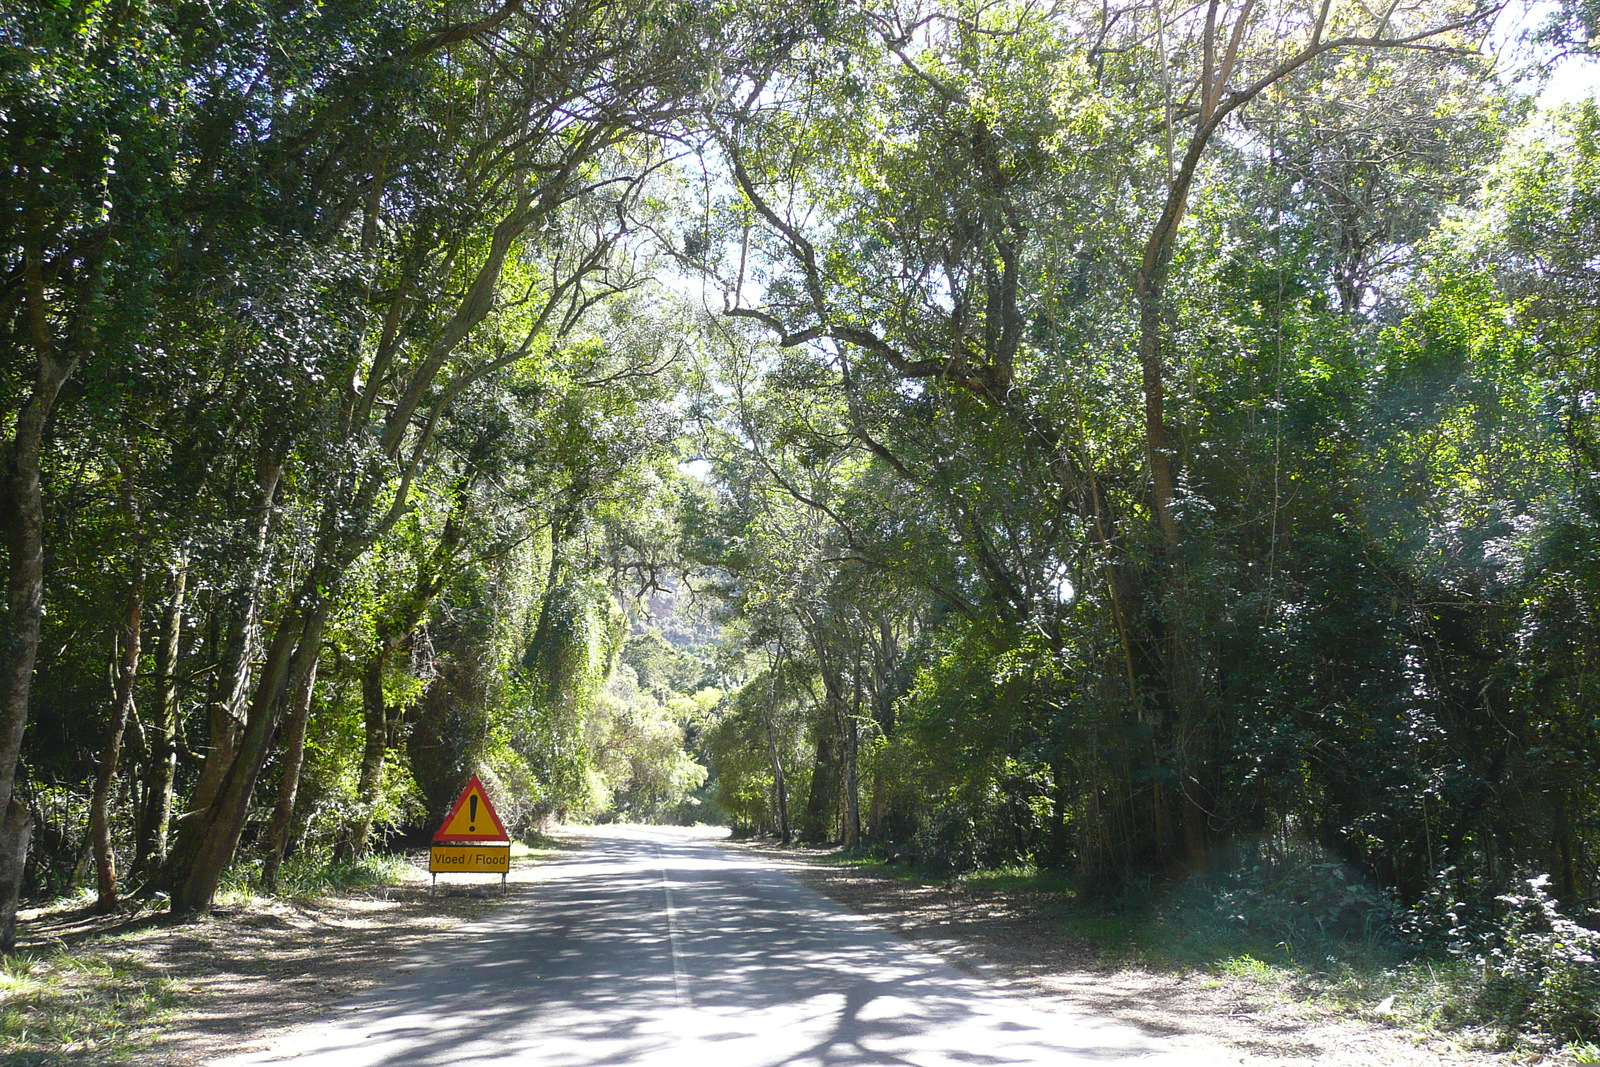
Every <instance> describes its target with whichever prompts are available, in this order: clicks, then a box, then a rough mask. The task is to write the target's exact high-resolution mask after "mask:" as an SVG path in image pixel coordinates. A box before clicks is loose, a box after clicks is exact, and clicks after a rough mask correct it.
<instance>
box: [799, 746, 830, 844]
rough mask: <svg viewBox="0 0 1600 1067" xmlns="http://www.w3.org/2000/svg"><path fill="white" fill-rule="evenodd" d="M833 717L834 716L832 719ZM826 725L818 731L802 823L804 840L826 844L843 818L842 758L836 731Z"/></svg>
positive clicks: (801, 830) (802, 837) (801, 831)
mask: <svg viewBox="0 0 1600 1067" xmlns="http://www.w3.org/2000/svg"><path fill="white" fill-rule="evenodd" d="M830 718H831V716H830ZM832 726H833V724H832V723H831V722H825V723H824V725H823V728H822V729H819V730H818V731H817V755H816V764H815V766H814V767H813V768H812V771H811V791H810V794H809V795H808V796H807V797H806V811H805V817H804V819H803V820H802V821H801V823H800V839H801V840H802V841H813V842H825V841H828V840H830V839H831V838H832V837H833V827H834V820H835V819H837V818H838V815H839V757H838V754H837V753H836V752H835V751H834V748H835V746H834V741H835V738H834V731H833V729H832Z"/></svg>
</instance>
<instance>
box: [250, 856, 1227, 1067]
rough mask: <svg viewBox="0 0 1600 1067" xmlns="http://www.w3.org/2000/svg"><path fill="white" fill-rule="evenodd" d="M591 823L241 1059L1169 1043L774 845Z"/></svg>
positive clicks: (1030, 1053)
mask: <svg viewBox="0 0 1600 1067" xmlns="http://www.w3.org/2000/svg"><path fill="white" fill-rule="evenodd" d="M591 834H592V835H593V838H594V840H593V842H592V846H591V848H590V849H588V850H586V851H584V852H582V853H577V854H571V855H566V856H563V857H562V858H561V859H560V860H559V861H558V862H556V863H553V864H551V865H550V867H549V868H548V869H547V870H546V871H545V872H544V877H543V878H541V880H540V881H539V883H537V885H536V889H535V892H534V893H533V894H532V899H531V900H529V901H528V902H527V903H526V904H525V905H513V906H511V907H507V908H505V909H502V910H501V911H499V912H497V913H496V914H495V915H494V916H493V917H492V918H490V919H488V920H486V921H483V922H479V923H476V924H474V925H473V926H471V927H469V928H466V929H465V930H462V931H458V932H456V933H454V934H452V935H451V936H448V937H443V938H440V939H439V940H438V942H437V943H436V944H435V945H433V946H431V947H430V948H429V950H428V951H426V952H425V953H423V954H421V955H420V956H419V957H418V958H417V959H416V960H414V961H412V962H411V963H410V964H408V965H407V966H405V967H403V968H396V971H395V979H394V981H393V982H391V983H390V984H389V985H388V986H386V987H384V988H382V989H379V990H375V991H374V992H372V993H371V994H369V995H367V996H365V997H362V998H360V999H358V1000H356V1001H354V1002H352V1003H350V1004H348V1005H346V1006H344V1007H343V1008H341V1009H339V1010H338V1011H337V1012H336V1013H335V1015H334V1016H333V1017H331V1018H330V1019H328V1020H326V1021H324V1022H322V1023H319V1024H316V1025H313V1026H309V1027H306V1028H303V1029H301V1030H299V1031H297V1032H294V1033H291V1034H289V1035H287V1036H286V1037H285V1038H284V1039H283V1040H282V1041H280V1042H279V1043H277V1044H276V1045H275V1046H274V1047H273V1048H272V1049H271V1050H268V1051H264V1052H257V1053H254V1054H250V1055H246V1056H241V1057H237V1058H234V1059H230V1060H227V1061H224V1063H225V1065H226V1067H246V1065H265V1064H274V1063H281V1062H289V1061H292V1062H294V1063H296V1064H299V1065H304V1067H389V1065H400V1064H407V1065H419V1067H426V1065H435V1064H437V1065H441V1067H442V1065H444V1064H451V1065H457V1064H475V1063H491V1062H492V1063H497V1064H505V1063H530V1064H531V1063H538V1064H540V1065H541V1067H598V1065H602V1064H650V1065H668V1064H686V1065H687V1064H694V1065H697V1067H701V1065H711V1064H717V1065H721V1064H730V1065H752V1067H757V1065H759V1067H768V1065H771V1067H776V1065H779V1064H793V1065H812V1064H816V1065H823V1064H907V1065H918V1067H934V1065H957V1064H961V1065H974V1064H978V1065H981V1064H996V1065H998V1064H1032V1063H1038V1064H1044V1063H1051V1064H1058V1063H1114V1062H1121V1061H1124V1060H1132V1059H1138V1060H1140V1061H1141V1062H1149V1057H1151V1056H1154V1055H1157V1054H1159V1053H1161V1052H1163V1051H1164V1050H1163V1049H1162V1048H1161V1046H1160V1045H1159V1044H1158V1042H1157V1039H1155V1038H1152V1037H1151V1036H1149V1035H1147V1034H1145V1033H1142V1032H1140V1031H1138V1030H1136V1029H1134V1028H1132V1027H1128V1026H1126V1025H1124V1024H1120V1023H1115V1022H1111V1021H1107V1020H1097V1019H1093V1018H1090V1017H1087V1016H1078V1015H1072V1014H1065V1013H1054V1014H1052V1013H1047V1012H1042V1011H1039V1010H1037V1009H1035V1008H1033V1007H1030V1006H1029V1005H1027V1004H1025V1003H1023V1002H1021V1001H1018V1000H1014V999H1012V998H1009V997H1005V996H1002V995H999V994H997V993H995V992H994V991H993V990H991V989H990V988H989V987H988V986H986V985H985V984H984V983H983V982H981V981H979V980H977V979H975V978H972V977H969V976H966V975H964V974H961V973H960V972H958V971H956V970H954V969H952V968H951V967H949V966H948V965H946V964H944V963H942V962H941V961H939V960H937V959H935V958H934V957H932V956H929V955H927V954H925V953H923V952H920V951H918V950H916V949H914V948H913V947H911V946H910V945H908V944H906V943H905V942H903V941H901V940H899V939H898V938H896V937H894V936H892V935H890V934H887V933H886V932H884V931H883V930H881V929H879V928H878V927H876V926H874V925H873V924H871V923H870V922H868V921H867V920H865V919H864V918H862V917H861V916H859V915H856V914H854V913H851V912H848V911H846V910H844V909H843V908H841V907H840V906H839V905H837V904H834V903H833V902H832V901H829V900H828V899H827V898H825V897H822V896H820V895H818V894H816V893H814V892H812V891H810V890H807V889H805V888H803V887H802V886H800V885H799V884H798V883H796V882H795V881H794V880H793V879H792V878H791V877H790V876H789V875H788V874H786V873H785V872H784V871H783V870H781V869H780V868H778V867H776V866H774V865H772V864H770V863H769V862H766V861H763V860H761V859H760V858H758V857H755V856H751V855H749V854H736V853H729V852H725V851H723V850H722V849H720V848H718V847H717V846H716V844H715V843H713V842H710V841H706V840H704V839H693V838H688V837H686V836H684V835H678V834H673V833H670V832H661V831H655V830H649V829H644V828H637V827H629V828H616V829H611V828H606V829H604V830H594V831H591ZM1185 1062H1191V1063H1192V1062H1196V1060H1195V1058H1194V1056H1193V1054H1192V1052H1191V1053H1190V1054H1189V1055H1188V1056H1187V1058H1186V1060H1185Z"/></svg>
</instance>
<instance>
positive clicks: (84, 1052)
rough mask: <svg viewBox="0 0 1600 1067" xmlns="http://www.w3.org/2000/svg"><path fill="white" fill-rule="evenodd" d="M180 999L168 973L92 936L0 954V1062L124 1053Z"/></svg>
mask: <svg viewBox="0 0 1600 1067" xmlns="http://www.w3.org/2000/svg"><path fill="white" fill-rule="evenodd" d="M180 999H181V997H180V995H179V990H178V988H177V987H176V986H175V984H174V983H173V982H171V981H170V980H169V979H167V978H165V977H163V976H162V975H160V974H156V973H154V972H153V970H152V969H150V968H148V967H144V966H142V965H139V964H136V963H132V962H130V961H127V960H124V959H121V958H118V957H117V956H115V955H111V954H107V953H105V952H103V951H100V946H99V945H96V944H93V943H91V944H88V945H85V946H81V947H80V948H78V949H76V950H72V951H68V950H66V949H58V950H56V951H54V952H48V953H43V954H39V953H18V954H15V955H10V956H0V1062H4V1063H7V1064H15V1065H17V1067H23V1065H28V1067H54V1065H55V1064H67V1063H76V1064H82V1063H116V1062H119V1061H122V1060H125V1059H126V1058H127V1057H128V1056H130V1055H131V1054H132V1053H133V1051H134V1050H135V1049H137V1048H138V1047H139V1046H140V1045H141V1044H143V1039H144V1038H145V1037H146V1036H147V1035H148V1034H149V1033H150V1032H151V1031H152V1030H153V1029H154V1028H155V1027H156V1026H158V1025H159V1024H160V1022H161V1021H162V1019H163V1018H164V1017H165V1016H166V1015H168V1014H169V1013H170V1012H171V1011H172V1010H173V1009H174V1008H175V1007H177V1005H178V1003H179V1001H180Z"/></svg>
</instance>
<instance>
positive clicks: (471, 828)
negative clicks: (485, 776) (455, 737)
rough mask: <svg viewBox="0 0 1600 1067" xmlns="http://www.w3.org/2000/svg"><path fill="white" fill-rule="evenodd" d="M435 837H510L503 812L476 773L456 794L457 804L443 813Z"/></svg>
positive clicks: (457, 839) (460, 838)
mask: <svg viewBox="0 0 1600 1067" xmlns="http://www.w3.org/2000/svg"><path fill="white" fill-rule="evenodd" d="M433 839H434V840H435V841H509V840H510V837H509V836H508V835H507V834H506V828H505V826H504V825H503V824H502V823H501V822H500V816H499V814H498V813H496V812H495V810H494V805H493V804H491V803H489V794H488V793H485V792H484V791H483V783H482V782H480V781H478V776H477V775H476V774H474V775H473V776H472V780H471V781H470V782H468V783H467V787H466V788H465V789H463V790H462V791H461V795H460V796H459V797H456V802H455V806H454V807H452V808H451V809H450V814H449V815H446V816H445V817H444V822H443V823H442V824H440V826H439V829H438V832H437V833H435V834H434V835H433Z"/></svg>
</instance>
